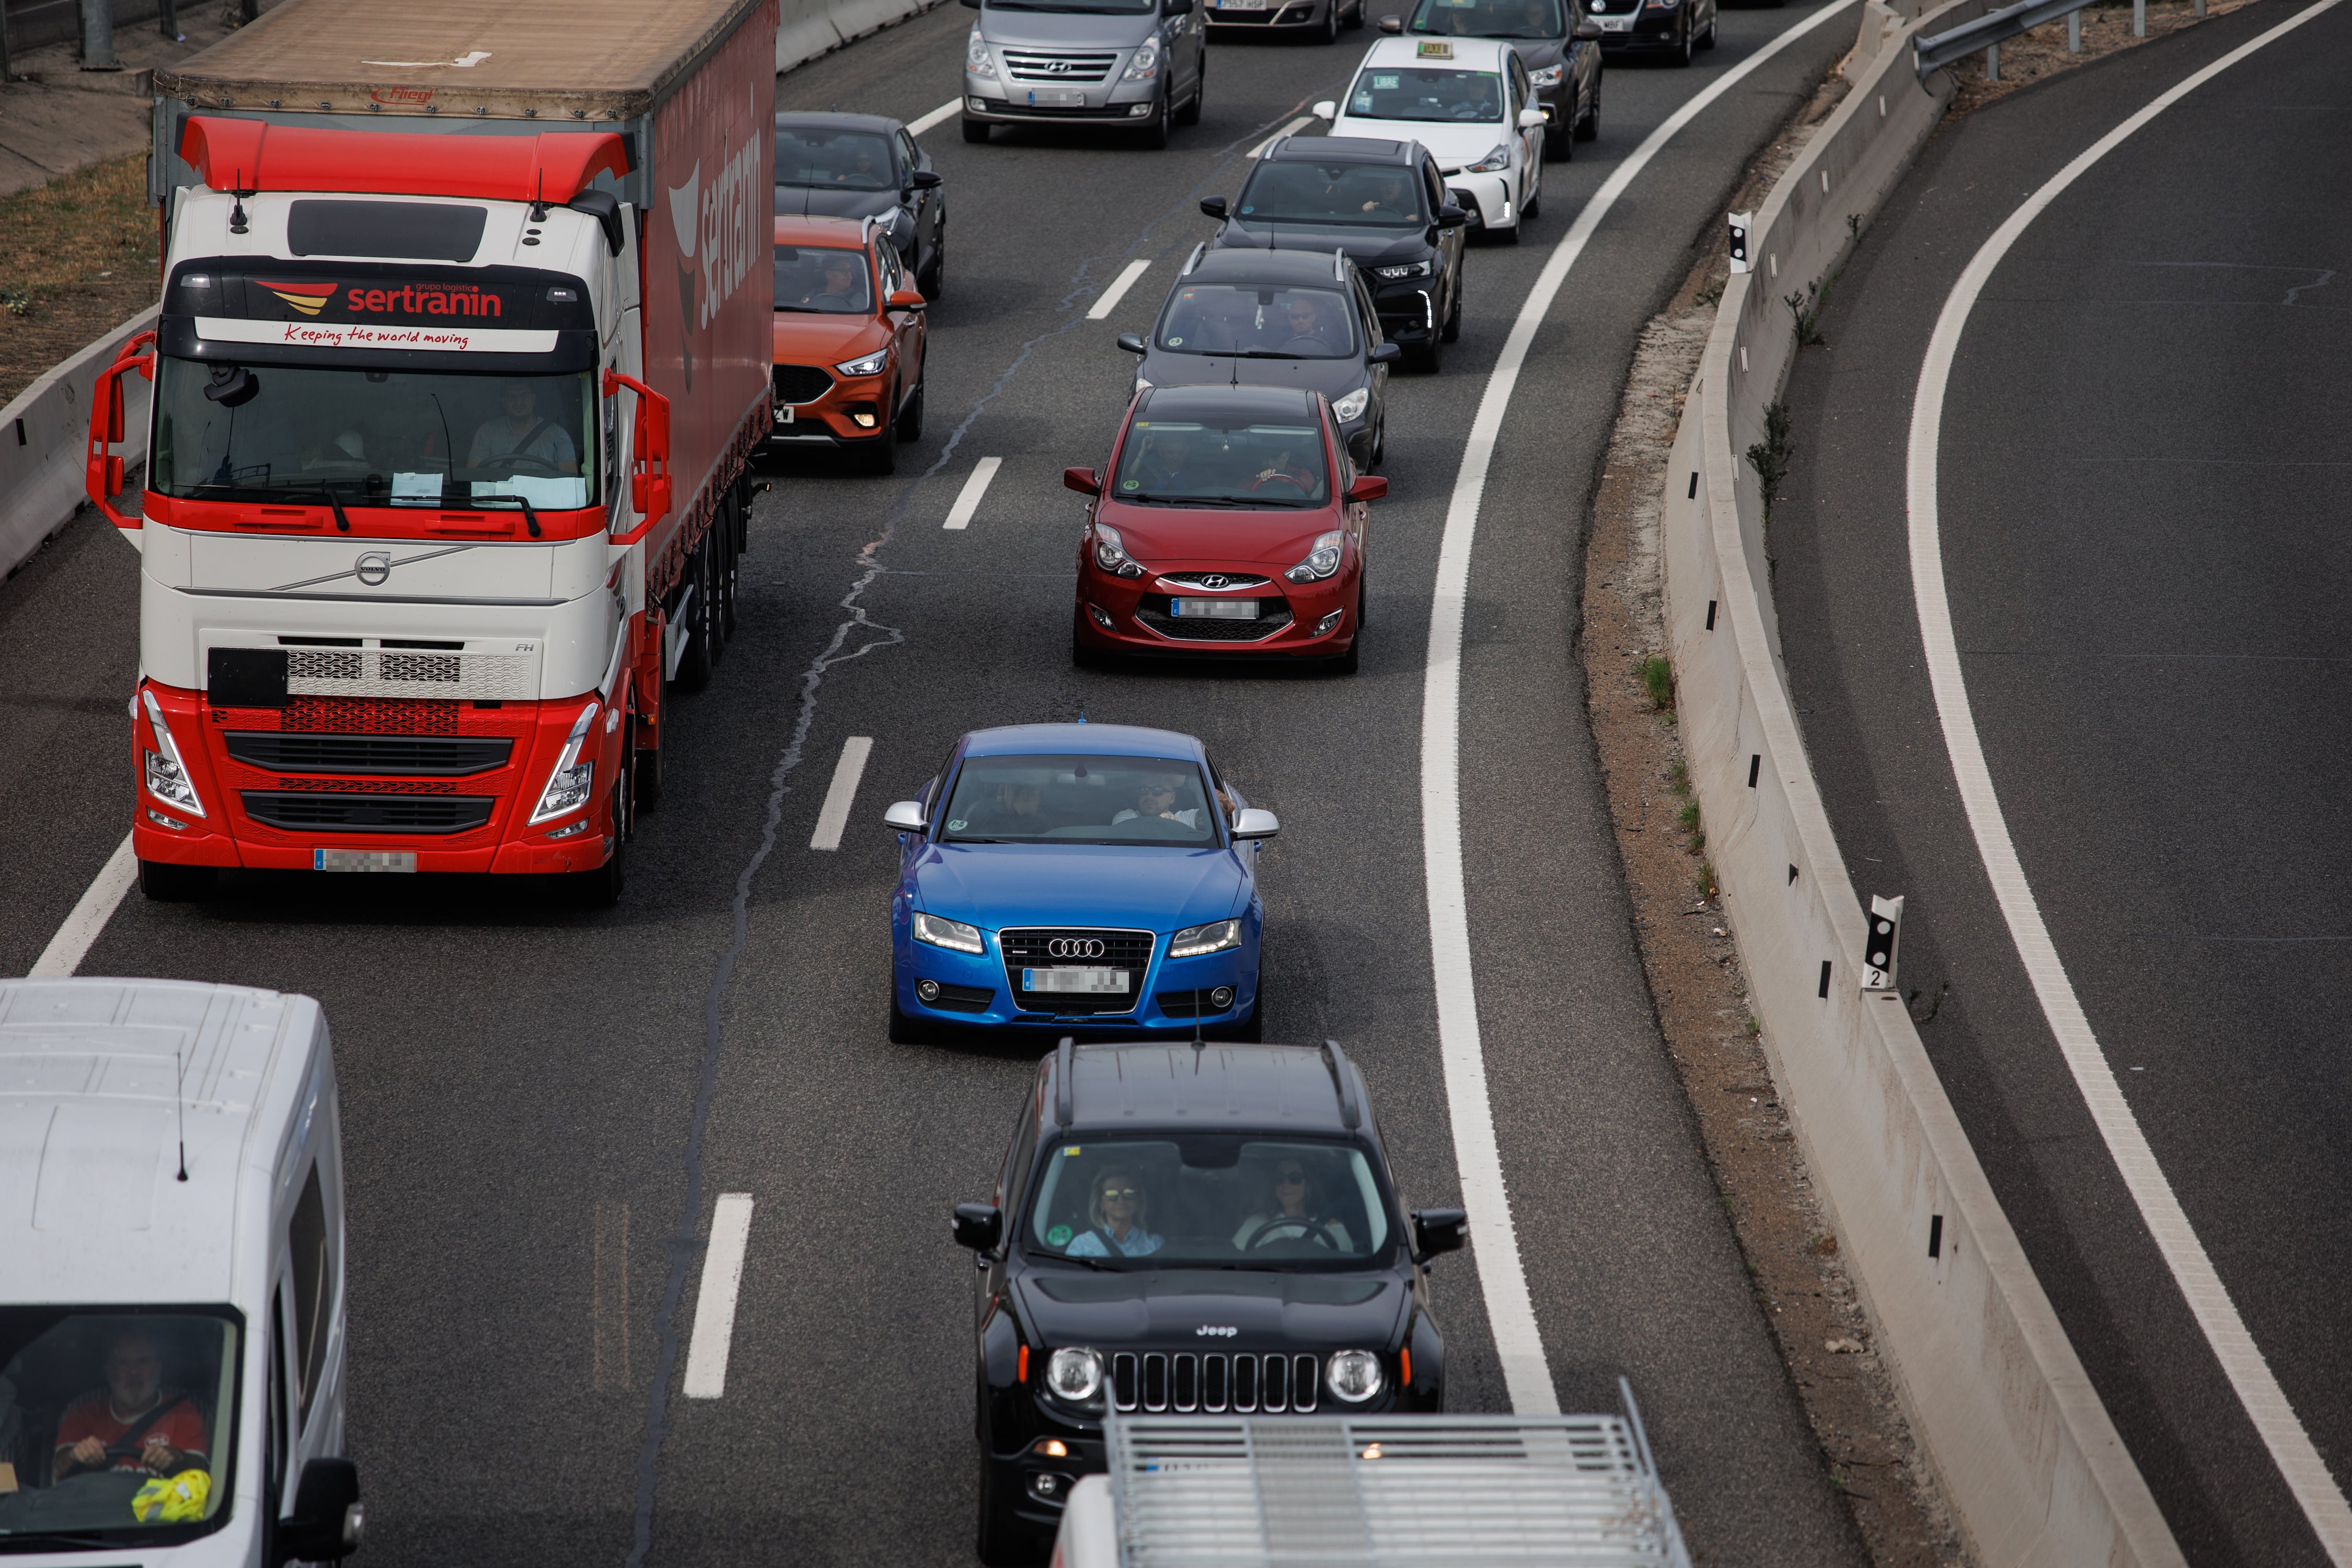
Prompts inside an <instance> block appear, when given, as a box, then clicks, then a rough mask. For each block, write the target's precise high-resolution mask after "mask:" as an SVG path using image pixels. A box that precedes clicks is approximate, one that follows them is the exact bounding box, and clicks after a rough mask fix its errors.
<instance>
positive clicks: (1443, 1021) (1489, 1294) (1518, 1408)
mask: <svg viewBox="0 0 2352 1568" xmlns="http://www.w3.org/2000/svg"><path fill="white" fill-rule="evenodd" d="M1857 3H1858V0H1836V4H1834V5H1828V6H1824V7H1823V8H1822V10H1820V11H1817V12H1815V13H1814V14H1813V15H1812V16H1808V17H1806V18H1805V19H1804V20H1803V21H1801V22H1800V23H1798V24H1797V25H1796V26H1793V27H1791V28H1790V29H1789V30H1788V31H1787V32H1785V33H1782V34H1781V35H1780V37H1777V38H1774V39H1773V40H1772V41H1771V42H1770V43H1769V44H1766V45H1765V46H1764V47H1762V48H1760V49H1758V50H1757V51H1756V52H1755V53H1754V54H1752V55H1750V56H1748V58H1746V59H1744V60H1742V61H1740V62H1739V63H1738V65H1736V66H1734V67H1732V68H1731V69H1729V70H1727V71H1726V72H1724V74H1723V75H1721V76H1720V77H1717V79H1715V80H1714V81H1712V82H1709V83H1708V84H1707V85H1706V89H1704V90H1702V91H1700V92H1699V93H1698V94H1696V96H1695V97H1693V98H1692V99H1691V100H1690V101H1689V102H1687V103H1685V104H1684V105H1683V106H1682V107H1681V108H1680V109H1678V110H1675V112H1674V113H1673V114H1672V115H1671V116H1669V117H1668V118H1667V120H1666V121H1665V123H1664V124H1663V125H1660V126H1659V127H1658V128H1657V129H1656V130H1655V131H1653V132H1650V134H1649V135H1648V136H1647V137H1645V138H1644V139H1643V142H1642V144H1641V145H1640V146H1639V147H1636V148H1635V149H1633V154H1632V155H1631V156H1630V157H1628V158H1627V159H1626V160H1625V162H1624V163H1621V164H1619V165H1618V166H1617V168H1616V170H1615V171H1614V172H1613V173H1612V174H1610V176H1609V178H1608V179H1606V180H1604V181H1602V182H1601V188H1600V189H1599V190H1598V191H1596V192H1594V193H1593V195H1592V199H1591V201H1588V202H1587V203H1585V205H1584V208H1583V210H1582V211H1581V212H1579V213H1578V214H1577V215H1576V221H1575V222H1574V223H1572V224H1570V226H1569V230H1568V234H1567V235H1566V237H1563V238H1562V239H1561V240H1560V242H1559V245H1558V246H1556V247H1554V248H1553V250H1552V253H1551V255H1550V257H1549V258H1548V259H1547V260H1546V261H1545V262H1544V268H1543V271H1542V272H1541V273H1540V274H1538V277H1537V279H1536V285H1535V287H1534V289H1531V290H1529V291H1528V297H1527V300H1526V301H1525V302H1524V303H1522V304H1521V305H1520V307H1519V314H1518V319H1517V321H1513V322H1512V323H1511V335H1510V336H1509V337H1508V338H1507V340H1505V342H1504V343H1503V353H1502V357H1501V358H1500V359H1498V360H1496V362H1495V370H1494V374H1492V375H1490V376H1489V377H1488V378H1487V381H1486V393H1485V395H1483V396H1481V397H1480V398H1479V400H1478V414H1477V417H1476V418H1475V419H1474V420H1473V421H1472V422H1471V425H1470V439H1469V444H1468V446H1467V447H1466V448H1465V450H1464V452H1463V454H1462V468H1461V470H1460V471H1459V473H1457V474H1456V475H1455V477H1454V499H1453V501H1452V503H1451V504H1450V505H1448V507H1447V508H1446V512H1445V538H1444V543H1443V544H1442V545H1441V546H1440V548H1439V552H1438V558H1437V586H1436V589H1435V595H1434V597H1433V601H1432V603H1431V605H1430V611H1429V668H1428V673H1427V676H1426V678H1425V679H1424V681H1423V687H1422V706H1421V820H1422V834H1423V841H1422V854H1423V865H1424V867H1425V874H1426V876H1427V879H1428V882H1429V938H1430V950H1431V953H1430V955H1431V958H1432V960H1433V963H1434V965H1435V969H1436V983H1437V1032H1438V1040H1439V1046H1440V1048H1441V1051H1442V1053H1443V1055H1444V1062H1445V1099H1446V1103H1447V1106H1448V1108H1449V1110H1451V1112H1452V1115H1453V1121H1454V1158H1455V1159H1456V1160H1457V1161H1458V1162H1459V1163H1460V1164H1461V1167H1462V1203H1463V1206H1464V1207H1465V1209H1467V1210H1468V1211H1469V1215H1470V1235H1471V1238H1472V1241H1473V1243H1474V1244H1475V1247H1476V1250H1477V1257H1478V1283H1479V1287H1480V1289H1482V1290H1483V1291H1484V1292H1485V1294H1486V1321H1487V1323H1488V1324H1489V1326H1491V1327H1492V1328H1493V1330H1494V1333H1495V1350H1496V1354H1497V1355H1498V1356H1499V1357H1500V1358H1501V1360H1502V1363H1503V1381H1504V1383H1505V1385H1506V1386H1507V1388H1508V1389H1509V1391H1510V1395H1511V1408H1512V1409H1513V1411H1515V1412H1516V1413H1517V1414H1518V1415H1558V1414H1559V1395H1558V1394H1556V1393H1555V1392H1554V1390H1553V1388H1552V1382H1551V1371H1550V1369H1549V1366H1548V1365H1547V1364H1546V1363H1545V1361H1544V1349H1543V1337H1542V1335H1541V1333H1540V1332H1539V1331H1538V1329H1537V1327H1536V1314H1535V1306H1534V1303H1533V1302H1532V1301H1531V1300H1530V1299H1529V1298H1528V1281H1527V1274H1526V1271H1525V1269H1524V1268H1522V1267H1521V1265H1520V1262H1519V1243H1518V1233H1517V1228H1516V1227H1515V1226H1513V1225H1512V1223H1511V1205H1510V1198H1509V1196H1508V1194H1507V1193H1506V1192H1505V1190H1504V1186H1503V1159H1502V1153H1501V1151H1500V1150H1499V1149H1498V1147H1497V1146H1496V1141H1495V1121H1494V1115H1493V1112H1492V1110H1491V1109H1490V1107H1489V1104H1488V1101H1487V1095H1486V1050H1485V1047H1484V1045H1483V1044H1482V1043H1481V1041H1480V1038H1479V1034H1478V993H1477V987H1476V984H1475V981H1474V980H1473V977H1472V973H1471V968H1470V917H1469V909H1468V899H1467V896H1466V895H1465V892H1464V890H1463V880H1462V778H1461V767H1460V763H1461V746H1462V623H1463V617H1464V615H1465V610H1466V609H1467V606H1468V604H1469V596H1470V546H1471V542H1472V539H1473V537H1474V536H1475V534H1476V532H1477V530H1478V503H1479V500H1480V498H1481V497H1482V496H1484V495H1485V493H1486V469H1487V467H1488V465H1489V464H1490V463H1492V462H1493V461H1494V457H1495V441H1496V437H1497V436H1498V435H1499V434H1500V433H1501V431H1502V427H1503V415H1504V413H1505V412H1506V411H1507V409H1508V408H1509V407H1510V403H1511V393H1512V391H1513V389H1514V388H1516V387H1517V385H1518V380H1519V370H1520V367H1521V366H1523V365H1524V364H1525V363H1527V357H1528V348H1529V347H1530V346H1531V345H1532V344H1533V343H1534V342H1535V336H1536V330H1537V329H1538V327H1540V326H1542V325H1543V319H1544V313H1545V312H1546V311H1547V310H1549V309H1550V308H1551V302H1552V300H1553V299H1554V297H1555V296H1557V295H1558V294H1559V288H1560V285H1561V283H1563V282H1564V281H1566V280H1567V278H1568V269H1569V268H1571V267H1573V266H1575V265H1576V258H1578V257H1580V256H1581V255H1582V254H1583V253H1584V247H1585V246H1586V244H1587V243H1588V242H1589V241H1591V237H1592V233H1593V230H1595V229H1597V228H1598V227H1600V226H1601V219H1602V218H1603V217H1605V216H1607V215H1608V212H1609V209H1610V207H1611V206H1612V205H1615V203H1616V200H1617V198H1618V197H1619V196H1621V195H1624V194H1625V191H1626V189H1627V187H1629V186H1630V185H1632V184H1633V181H1634V179H1635V177H1636V176H1638V175H1639V174H1641V172H1642V170H1643V168H1644V167H1645V166H1646V165H1647V164H1648V163H1649V162H1650V160H1651V159H1653V158H1654V157H1656V156H1657V155H1658V153H1659V151H1660V150H1661V149H1663V148H1664V146H1665V144H1666V143H1667V142H1671V141H1673V140H1674V138H1675V134H1676V133H1677V132H1680V131H1681V130H1682V129H1683V128H1684V127H1685V126H1686V125H1688V124H1689V123H1690V122H1691V121H1693V120H1695V119H1696V118H1697V117H1698V115H1699V113H1700V112H1701V111H1702V110H1705V109H1706V107H1707V105H1709V104H1711V103H1713V102H1714V101H1715V100H1717V99H1718V98H1720V97H1722V96H1723V95H1724V94H1725V93H1727V92H1728V91H1730V90H1731V89H1732V88H1733V87H1734V86H1736V85H1737V84H1738V82H1739V81H1740V80H1741V79H1744V78H1745V77H1746V76H1747V75H1748V73H1749V72H1750V71H1753V70H1754V69H1756V68H1758V67H1759V66H1760V65H1762V64H1763V63H1764V62H1765V61H1767V60H1769V59H1770V58H1772V57H1773V56H1774V55H1777V54H1779V53H1780V51H1781V50H1782V49H1785V48H1787V47H1789V46H1790V44H1793V43H1795V42H1796V41H1797V40H1798V39H1799V38H1801V37H1804V36H1805V35H1806V34H1807V33H1810V32H1811V31H1812V30H1813V29H1814V28H1815V27H1818V26H1821V25H1822V23H1824V22H1826V21H1828V20H1829V19H1830V18H1831V17H1832V16H1837V15H1839V14H1840V13H1842V12H1843V11H1844V10H1846V9H1847V8H1848V7H1849V6H1852V5H1855V4H1857Z"/></svg>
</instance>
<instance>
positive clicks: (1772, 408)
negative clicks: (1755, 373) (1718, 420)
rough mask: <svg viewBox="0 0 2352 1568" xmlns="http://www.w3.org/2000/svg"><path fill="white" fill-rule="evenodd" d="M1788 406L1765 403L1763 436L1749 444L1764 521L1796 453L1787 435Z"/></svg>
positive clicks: (1788, 424)
mask: <svg viewBox="0 0 2352 1568" xmlns="http://www.w3.org/2000/svg"><path fill="white" fill-rule="evenodd" d="M1789 428H1790V421H1789V405H1787V404H1785V403H1774V404H1770V405H1767V406H1766V407H1765V410H1764V439H1762V440H1761V441H1756V442H1751V443H1750V444H1749V446H1748V467H1749V468H1753V469H1755V470H1756V477H1757V479H1759V480H1760V481H1761V482H1762V484H1763V487H1764V521H1765V522H1766V524H1767V525H1769V524H1770V522H1771V521H1772V498H1773V496H1774V495H1775V494H1776V493H1777V492H1778V491H1779V490H1780V481H1781V480H1782V479H1787V478H1788V477H1789V460H1790V458H1793V457H1795V456H1796V455H1797V444H1796V442H1794V441H1792V440H1790V438H1789Z"/></svg>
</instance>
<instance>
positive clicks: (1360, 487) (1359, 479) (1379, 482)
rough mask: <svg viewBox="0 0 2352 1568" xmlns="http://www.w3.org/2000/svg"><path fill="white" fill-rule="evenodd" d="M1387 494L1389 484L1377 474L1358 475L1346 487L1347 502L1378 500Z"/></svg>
mask: <svg viewBox="0 0 2352 1568" xmlns="http://www.w3.org/2000/svg"><path fill="white" fill-rule="evenodd" d="M1388 493H1389V482H1388V480H1386V479H1382V478H1381V476H1380V475H1378V474H1358V475H1357V476H1356V482H1355V483H1354V484H1352V485H1349V487H1348V499H1349V500H1381V498H1383V497H1385V496H1386V495H1387V494H1388Z"/></svg>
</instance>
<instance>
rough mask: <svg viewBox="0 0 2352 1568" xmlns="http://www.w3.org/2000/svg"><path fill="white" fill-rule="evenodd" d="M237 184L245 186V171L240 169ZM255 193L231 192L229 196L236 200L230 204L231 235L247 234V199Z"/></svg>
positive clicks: (229, 222)
mask: <svg viewBox="0 0 2352 1568" xmlns="http://www.w3.org/2000/svg"><path fill="white" fill-rule="evenodd" d="M236 183H237V184H240V185H242V184H245V171H244V170H243V169H239V170H238V171H237V172H236ZM253 194H254V193H253V192H251V191H241V190H232V191H231V192H229V195H231V196H233V197H235V198H236V199H235V200H234V201H232V202H231V203H230V204H229V209H228V231H229V233H231V234H243V233H244V232H245V198H246V197H247V196H249V195H253Z"/></svg>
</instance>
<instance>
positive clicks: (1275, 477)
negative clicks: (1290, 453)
mask: <svg viewBox="0 0 2352 1568" xmlns="http://www.w3.org/2000/svg"><path fill="white" fill-rule="evenodd" d="M1268 485H1288V486H1289V487H1290V488H1291V489H1295V490H1297V492H1298V493H1299V494H1300V495H1306V494H1307V485H1306V483H1305V481H1303V480H1301V479H1298V478H1297V477H1296V476H1294V475H1291V474H1267V475H1265V477H1263V478H1261V479H1257V480H1255V481H1254V482H1253V483H1252V484H1251V485H1250V489H1252V490H1253V491H1255V490H1262V489H1265V487H1266V486H1268Z"/></svg>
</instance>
